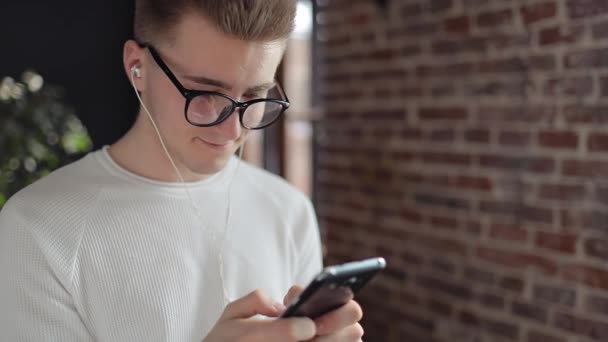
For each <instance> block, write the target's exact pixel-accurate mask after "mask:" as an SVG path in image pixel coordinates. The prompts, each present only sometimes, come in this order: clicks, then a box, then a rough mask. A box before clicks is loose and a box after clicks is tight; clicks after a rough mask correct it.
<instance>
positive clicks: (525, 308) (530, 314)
mask: <svg viewBox="0 0 608 342" xmlns="http://www.w3.org/2000/svg"><path fill="white" fill-rule="evenodd" d="M511 312H512V313H513V314H515V315H516V316H519V317H523V318H526V319H529V320H532V321H536V322H538V323H547V317H548V316H549V314H548V312H547V309H545V308H543V307H541V306H537V305H532V304H528V303H523V302H520V301H514V302H513V303H512V304H511Z"/></svg>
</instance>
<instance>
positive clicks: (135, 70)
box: [131, 65, 141, 78]
mask: <svg viewBox="0 0 608 342" xmlns="http://www.w3.org/2000/svg"><path fill="white" fill-rule="evenodd" d="M131 74H133V76H135V77H137V78H139V77H141V71H140V70H139V67H138V66H137V65H134V66H133V67H131Z"/></svg>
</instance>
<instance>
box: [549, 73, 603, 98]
mask: <svg viewBox="0 0 608 342" xmlns="http://www.w3.org/2000/svg"><path fill="white" fill-rule="evenodd" d="M544 92H545V94H546V95H570V96H577V97H582V96H589V95H591V94H592V93H593V78H592V77H590V76H583V77H571V78H568V77H564V78H553V79H549V80H547V82H546V83H545V88H544Z"/></svg>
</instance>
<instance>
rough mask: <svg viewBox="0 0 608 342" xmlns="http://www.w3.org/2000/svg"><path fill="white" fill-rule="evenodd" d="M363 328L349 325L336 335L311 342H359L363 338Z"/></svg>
mask: <svg viewBox="0 0 608 342" xmlns="http://www.w3.org/2000/svg"><path fill="white" fill-rule="evenodd" d="M363 333H364V331H363V327H361V325H360V324H358V323H357V324H355V325H351V326H349V327H346V328H344V329H342V330H340V331H338V332H336V333H333V334H330V335H325V336H319V337H317V338H315V339H314V340H313V342H330V341H344V342H347V341H348V342H351V341H352V342H361V337H363Z"/></svg>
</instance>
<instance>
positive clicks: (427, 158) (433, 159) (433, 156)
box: [419, 152, 472, 165]
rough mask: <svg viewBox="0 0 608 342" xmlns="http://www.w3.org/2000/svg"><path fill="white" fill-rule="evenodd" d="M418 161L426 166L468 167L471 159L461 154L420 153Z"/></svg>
mask: <svg viewBox="0 0 608 342" xmlns="http://www.w3.org/2000/svg"><path fill="white" fill-rule="evenodd" d="M419 156H420V159H421V160H422V161H423V162H424V163H426V164H450V165H470V164H471V161H472V157H471V156H470V155H468V154H463V153H451V152H420V154H419Z"/></svg>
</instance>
